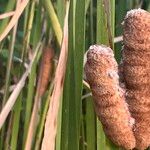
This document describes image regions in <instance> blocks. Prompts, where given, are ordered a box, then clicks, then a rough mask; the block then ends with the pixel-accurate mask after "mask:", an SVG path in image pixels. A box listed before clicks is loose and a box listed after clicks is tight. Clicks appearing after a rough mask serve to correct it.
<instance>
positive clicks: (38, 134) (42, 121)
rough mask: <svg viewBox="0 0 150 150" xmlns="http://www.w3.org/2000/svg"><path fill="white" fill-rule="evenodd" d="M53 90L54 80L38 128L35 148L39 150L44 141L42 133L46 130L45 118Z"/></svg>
mask: <svg viewBox="0 0 150 150" xmlns="http://www.w3.org/2000/svg"><path fill="white" fill-rule="evenodd" d="M52 90H53V82H51V85H50V88H49V91H48V94H47V98H46V102H45V104H44V107H43V108H44V110H43V113H42V114H41V118H40V123H39V127H38V129H37V132H38V133H37V136H36V141H35V150H39V149H40V144H41V142H42V134H43V131H44V124H45V120H46V115H47V111H48V108H49V103H50V99H51V94H52Z"/></svg>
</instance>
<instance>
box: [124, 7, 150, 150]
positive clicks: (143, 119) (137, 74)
mask: <svg viewBox="0 0 150 150" xmlns="http://www.w3.org/2000/svg"><path fill="white" fill-rule="evenodd" d="M123 30H124V33H123V40H124V47H123V50H122V62H123V65H122V66H123V75H124V80H125V83H126V88H127V93H126V100H127V102H128V104H129V110H130V112H131V114H132V116H133V117H134V118H135V128H134V135H135V138H136V148H137V149H138V150H144V149H146V148H147V147H148V146H149V145H150V13H149V12H147V11H145V10H142V9H134V10H131V11H129V12H128V13H127V15H126V17H125V19H124V24H123Z"/></svg>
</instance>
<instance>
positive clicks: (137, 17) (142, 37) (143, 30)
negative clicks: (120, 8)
mask: <svg viewBox="0 0 150 150" xmlns="http://www.w3.org/2000/svg"><path fill="white" fill-rule="evenodd" d="M123 27H124V33H123V40H124V44H125V45H127V46H128V47H130V48H133V49H136V50H139V51H141V50H144V51H149V50H150V36H149V35H150V13H149V12H147V11H145V10H142V9H134V10H131V11H129V12H128V13H127V15H126V17H125V19H124V25H123Z"/></svg>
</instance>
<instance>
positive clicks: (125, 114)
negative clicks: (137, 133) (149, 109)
mask: <svg viewBox="0 0 150 150" xmlns="http://www.w3.org/2000/svg"><path fill="white" fill-rule="evenodd" d="M85 73H86V78H87V81H88V83H89V84H90V87H91V90H92V94H93V98H94V104H95V111H96V114H97V115H98V117H99V119H100V121H101V122H102V125H103V128H104V131H105V133H106V135H107V136H108V137H109V138H110V139H111V140H112V141H113V142H114V143H115V144H117V145H119V146H121V147H123V148H125V149H132V148H134V147H135V138H134V135H133V132H132V125H133V122H134V120H133V118H131V117H130V113H129V111H128V108H127V105H126V103H125V100H124V90H123V89H122V88H121V87H120V86H119V77H118V65H117V62H116V61H115V59H114V54H113V51H112V50H111V49H110V48H109V47H106V46H104V45H93V46H91V47H90V48H89V51H88V52H87V62H86V64H85Z"/></svg>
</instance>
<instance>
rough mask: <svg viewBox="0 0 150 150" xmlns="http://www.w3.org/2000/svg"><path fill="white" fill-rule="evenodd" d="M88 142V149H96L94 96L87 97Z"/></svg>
mask: <svg viewBox="0 0 150 150" xmlns="http://www.w3.org/2000/svg"><path fill="white" fill-rule="evenodd" d="M85 119H86V143H87V150H95V149H96V116H95V112H94V107H93V102H92V98H91V97H89V98H87V99H86V118H85Z"/></svg>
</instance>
